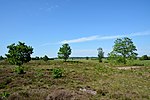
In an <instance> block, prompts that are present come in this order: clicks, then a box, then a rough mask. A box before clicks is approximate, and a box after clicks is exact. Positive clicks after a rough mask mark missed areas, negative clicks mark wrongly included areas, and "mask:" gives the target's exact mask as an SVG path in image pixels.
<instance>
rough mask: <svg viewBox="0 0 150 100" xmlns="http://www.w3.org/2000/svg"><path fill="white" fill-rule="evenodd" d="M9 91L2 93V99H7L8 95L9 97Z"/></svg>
mask: <svg viewBox="0 0 150 100" xmlns="http://www.w3.org/2000/svg"><path fill="white" fill-rule="evenodd" d="M9 95H10V94H9V93H8V92H6V91H4V92H3V93H2V94H1V97H2V100H5V99H6V98H7V97H9Z"/></svg>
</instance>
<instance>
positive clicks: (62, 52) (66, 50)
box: [58, 43, 71, 62]
mask: <svg viewBox="0 0 150 100" xmlns="http://www.w3.org/2000/svg"><path fill="white" fill-rule="evenodd" d="M70 54H71V48H70V46H69V44H67V43H66V44H63V45H62V47H60V49H59V52H58V58H60V59H64V61H65V62H66V60H67V59H68V58H69V55H70Z"/></svg>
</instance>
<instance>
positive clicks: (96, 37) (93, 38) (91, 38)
mask: <svg viewBox="0 0 150 100" xmlns="http://www.w3.org/2000/svg"><path fill="white" fill-rule="evenodd" d="M98 37H99V36H98V35H95V36H90V37H83V38H78V39H73V40H64V41H61V42H60V44H63V43H78V42H86V41H92V40H96V39H98Z"/></svg>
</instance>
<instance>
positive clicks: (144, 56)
mask: <svg viewBox="0 0 150 100" xmlns="http://www.w3.org/2000/svg"><path fill="white" fill-rule="evenodd" d="M140 60H149V57H148V56H147V55H143V56H142V57H140Z"/></svg>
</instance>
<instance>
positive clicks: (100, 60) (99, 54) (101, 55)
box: [97, 48, 104, 62]
mask: <svg viewBox="0 0 150 100" xmlns="http://www.w3.org/2000/svg"><path fill="white" fill-rule="evenodd" d="M97 51H98V60H99V62H102V58H104V52H103V49H102V48H98V49H97Z"/></svg>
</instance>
